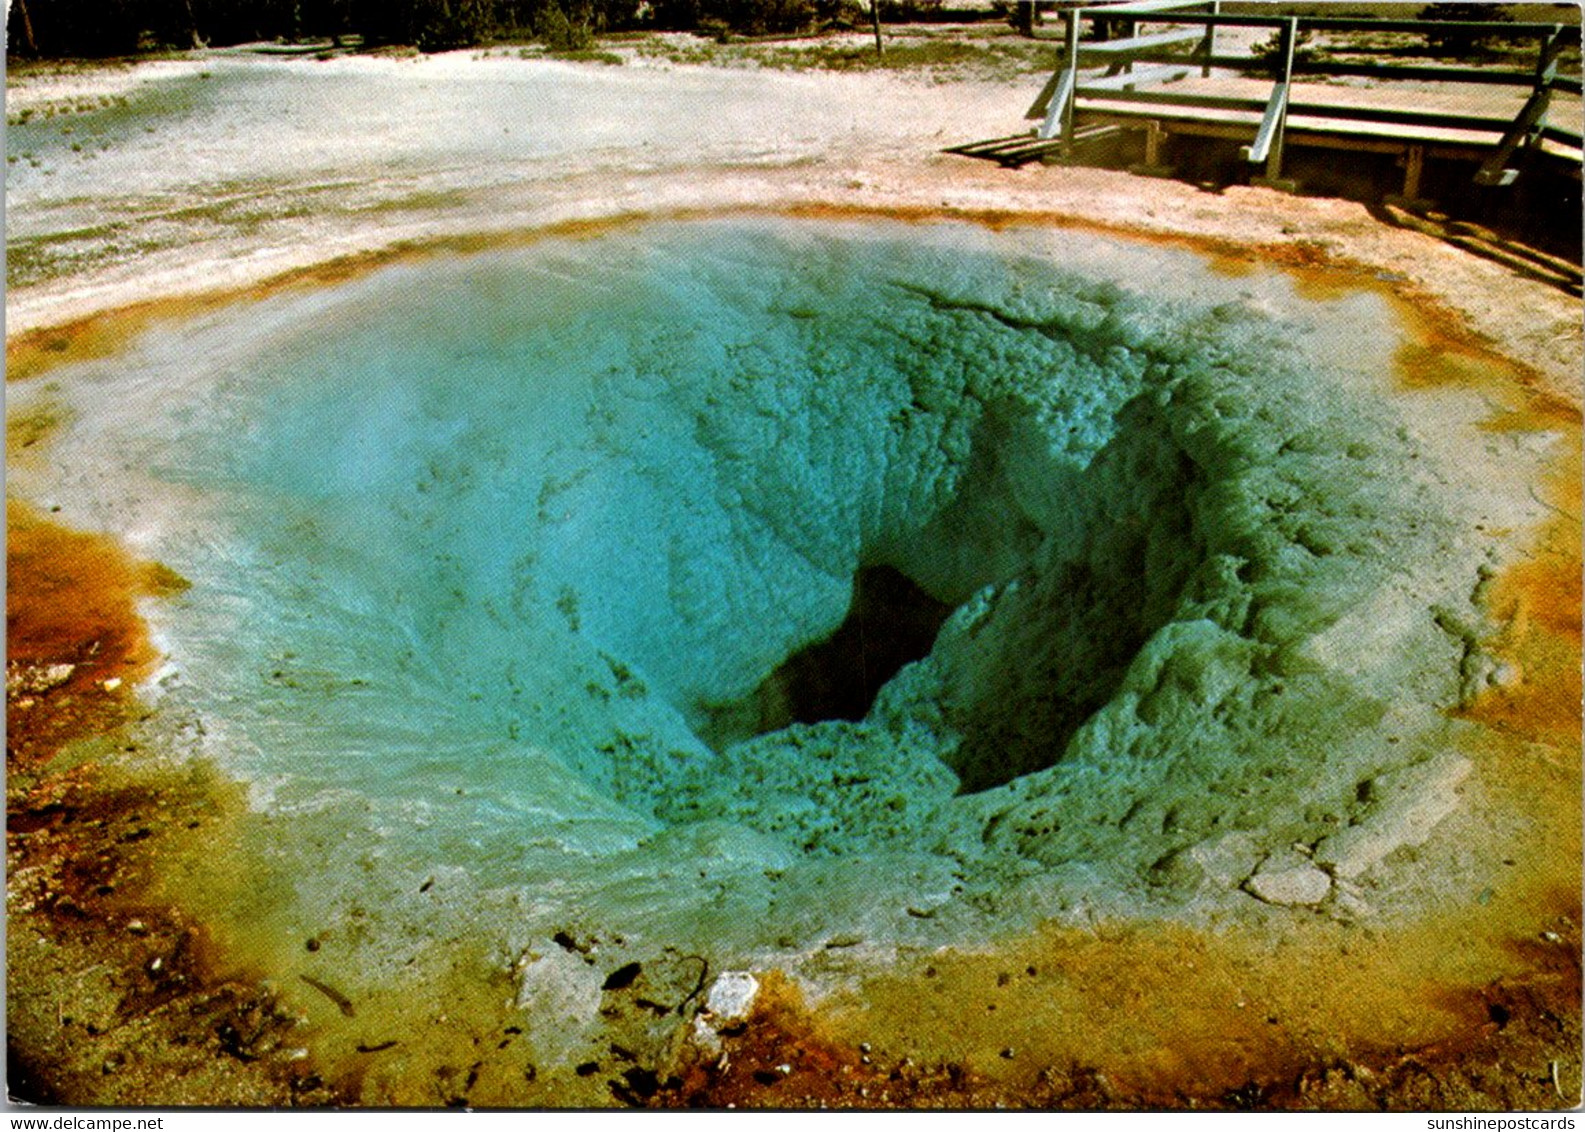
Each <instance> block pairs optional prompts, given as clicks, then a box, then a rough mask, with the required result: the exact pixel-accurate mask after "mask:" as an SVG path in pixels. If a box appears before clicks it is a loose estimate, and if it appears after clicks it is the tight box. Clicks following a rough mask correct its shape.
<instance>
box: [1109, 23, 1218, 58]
mask: <svg viewBox="0 0 1585 1132" xmlns="http://www.w3.org/2000/svg"><path fill="white" fill-rule="evenodd" d="M1204 38H1205V33H1204V32H1203V31H1201V30H1200V29H1199V28H1184V29H1181V30H1179V31H1163V32H1157V33H1156V34H1155V35H1136V36H1134V37H1133V38H1131V39H1113V40H1109V41H1107V42H1106V43H1086V44H1083V45H1082V46H1081V47H1080V48H1079V59H1080V61H1081V62H1084V61H1087V60H1093V59H1100V60H1103V61H1107V60H1112V59H1121V58H1133V57H1134V56H1136V55H1137V54H1138V53H1139V52H1141V51H1156V50H1158V49H1160V48H1162V47H1170V46H1171V45H1173V44H1175V43H1198V42H1199V41H1200V40H1202V39H1204Z"/></svg>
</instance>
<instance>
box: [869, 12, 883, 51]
mask: <svg viewBox="0 0 1585 1132" xmlns="http://www.w3.org/2000/svg"><path fill="white" fill-rule="evenodd" d="M870 20H871V21H872V22H873V23H874V24H875V54H877V55H884V54H885V53H886V45H885V44H884V43H882V42H881V0H870Z"/></svg>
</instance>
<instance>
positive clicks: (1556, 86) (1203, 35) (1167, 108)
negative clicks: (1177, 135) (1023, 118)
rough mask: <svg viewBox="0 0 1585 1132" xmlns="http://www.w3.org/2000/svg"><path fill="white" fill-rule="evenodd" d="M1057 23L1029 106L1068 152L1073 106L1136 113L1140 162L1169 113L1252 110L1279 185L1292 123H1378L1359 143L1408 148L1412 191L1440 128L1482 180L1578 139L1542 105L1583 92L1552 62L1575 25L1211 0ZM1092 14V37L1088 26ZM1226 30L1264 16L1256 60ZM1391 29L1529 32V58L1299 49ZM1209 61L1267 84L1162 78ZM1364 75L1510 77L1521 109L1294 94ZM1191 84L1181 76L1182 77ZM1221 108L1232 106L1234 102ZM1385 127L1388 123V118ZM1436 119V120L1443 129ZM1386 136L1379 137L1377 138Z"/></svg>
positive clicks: (1250, 157)
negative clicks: (1247, 92)
mask: <svg viewBox="0 0 1585 1132" xmlns="http://www.w3.org/2000/svg"><path fill="white" fill-rule="evenodd" d="M1061 18H1062V24H1063V27H1062V31H1061V34H1060V35H1058V36H1055V37H1052V36H1046V37H1044V38H1052V39H1054V40H1055V42H1057V43H1058V44H1059V47H1058V64H1057V67H1056V69H1055V71H1054V72H1053V73H1052V75H1051V78H1050V80H1049V81H1048V82H1047V83H1046V85H1045V88H1044V89H1043V90H1042V91H1041V92H1040V95H1039V97H1038V98H1036V99H1035V102H1034V104H1033V105H1032V106H1031V107H1030V108H1029V112H1028V117H1030V118H1033V119H1037V120H1039V122H1040V127H1039V129H1038V130H1037V131H1036V136H1037V138H1038V139H1040V140H1042V141H1044V142H1046V143H1048V148H1050V149H1052V150H1054V151H1056V152H1058V153H1060V154H1063V155H1065V156H1066V155H1069V154H1071V151H1072V146H1073V142H1074V140H1075V138H1076V137H1077V134H1076V129H1075V118H1076V115H1077V114H1078V113H1079V112H1080V111H1081V110H1083V111H1086V112H1087V117H1088V118H1089V120H1090V121H1091V124H1092V125H1093V123H1094V121H1096V120H1104V121H1112V122H1120V121H1127V120H1130V119H1132V120H1134V121H1136V122H1137V121H1139V120H1144V125H1145V128H1146V131H1147V132H1146V143H1145V144H1146V159H1145V164H1146V165H1154V164H1157V163H1158V161H1159V147H1160V143H1161V140H1162V138H1163V137H1164V136H1165V134H1164V132H1163V130H1162V124H1163V123H1164V122H1172V123H1177V124H1178V125H1179V126H1180V127H1181V126H1183V125H1185V124H1187V123H1191V122H1194V121H1196V120H1198V121H1199V122H1200V123H1201V124H1202V125H1206V126H1211V125H1214V126H1215V128H1216V130H1217V131H1219V132H1221V133H1223V134H1224V136H1226V135H1227V133H1228V131H1234V136H1236V131H1237V130H1239V129H1248V128H1249V127H1248V126H1239V125H1238V124H1237V122H1238V121H1239V120H1247V119H1248V116H1249V115H1254V114H1258V115H1259V118H1258V122H1252V123H1251V124H1253V125H1254V129H1253V131H1252V133H1250V134H1248V135H1246V136H1248V137H1249V142H1248V144H1247V145H1246V146H1245V147H1244V149H1243V156H1244V159H1245V160H1246V161H1247V162H1249V163H1250V164H1251V165H1256V166H1263V173H1264V176H1263V177H1259V178H1257V180H1259V181H1262V182H1264V183H1267V184H1271V185H1284V184H1286V182H1284V181H1283V180H1282V163H1283V153H1284V143H1285V141H1286V138H1287V133H1288V128H1289V124H1290V122H1292V121H1293V120H1295V119H1304V120H1305V121H1306V122H1307V123H1308V129H1309V130H1310V131H1311V132H1312V133H1314V134H1321V133H1328V134H1331V135H1334V137H1335V136H1336V135H1339V134H1347V133H1349V132H1350V130H1351V129H1352V130H1353V131H1354V132H1355V133H1358V134H1361V135H1363V134H1367V133H1369V134H1374V136H1375V137H1376V138H1377V142H1376V145H1375V146H1373V145H1371V144H1370V143H1369V141H1367V140H1365V139H1364V138H1361V141H1360V145H1361V147H1362V148H1377V147H1380V146H1382V145H1388V146H1391V147H1394V148H1398V149H1401V150H1402V151H1403V152H1404V154H1405V165H1406V170H1407V172H1406V176H1405V192H1404V195H1405V196H1408V197H1414V196H1417V195H1418V187H1419V186H1418V181H1419V176H1420V169H1421V167H1422V166H1423V162H1424V158H1425V144H1426V143H1427V142H1435V141H1437V140H1438V139H1439V138H1442V139H1445V137H1446V133H1445V132H1446V131H1462V132H1464V133H1467V134H1473V135H1477V136H1478V139H1479V140H1478V142H1477V143H1476V144H1478V145H1479V146H1481V147H1482V149H1483V150H1484V160H1483V161H1482V162H1481V165H1480V169H1479V172H1478V173H1477V174H1476V177H1475V179H1476V181H1477V182H1478V183H1479V184H1483V185H1506V184H1509V183H1511V182H1512V181H1513V180H1514V179H1515V178H1516V177H1517V176H1518V170H1517V169H1516V168H1514V167H1513V160H1512V159H1513V157H1514V155H1515V154H1516V153H1517V152H1519V151H1520V150H1521V149H1522V148H1525V147H1531V146H1537V145H1540V144H1541V143H1543V142H1545V141H1551V142H1555V143H1558V144H1560V145H1561V146H1564V147H1567V148H1568V149H1569V150H1571V151H1578V150H1580V149H1581V148H1582V142H1581V137H1580V133H1579V131H1578V129H1577V128H1569V127H1566V126H1563V125H1560V124H1556V123H1552V122H1549V121H1548V120H1547V111H1548V109H1549V107H1550V106H1551V103H1552V99H1553V95H1554V93H1555V92H1557V91H1567V92H1572V93H1573V94H1579V93H1580V79H1579V77H1578V76H1566V75H1561V74H1559V71H1558V62H1559V59H1560V58H1561V56H1562V54H1563V52H1564V50H1565V49H1567V48H1568V47H1570V46H1574V47H1577V46H1578V45H1579V43H1580V29H1579V27H1578V26H1568V25H1562V24H1540V23H1504V22H1497V21H1479V22H1473V21H1457V22H1454V21H1429V20H1391V19H1361V18H1339V17H1330V16H1327V17H1321V16H1287V15H1269V16H1268V15H1230V14H1224V13H1223V12H1221V11H1220V10H1219V4H1218V2H1217V0H1135V2H1132V3H1122V4H1111V5H1105V6H1097V7H1092V8H1072V9H1069V10H1067V11H1065V12H1063V13H1061ZM1086 24H1089V25H1090V26H1091V27H1092V29H1093V33H1092V37H1091V38H1088V39H1086V38H1085V37H1084V34H1083V32H1084V29H1085V26H1086ZM1230 28H1257V29H1261V28H1269V29H1271V31H1272V33H1273V36H1272V44H1271V46H1270V47H1269V48H1267V50H1266V52H1265V54H1264V55H1263V56H1262V57H1260V58H1256V57H1254V56H1251V55H1248V54H1242V55H1229V54H1221V53H1219V52H1218V34H1217V33H1218V32H1219V31H1221V30H1222V29H1230ZM1317 32H1320V33H1333V34H1336V33H1358V32H1376V33H1381V32H1397V33H1410V34H1415V35H1420V36H1425V35H1428V34H1430V35H1437V36H1467V37H1470V38H1472V39H1475V38H1479V39H1487V40H1490V39H1502V40H1506V41H1509V42H1514V41H1517V42H1520V43H1523V42H1525V41H1529V42H1531V43H1533V44H1534V49H1535V63H1534V66H1533V67H1530V68H1526V69H1519V68H1515V67H1513V66H1511V65H1507V66H1450V65H1430V64H1419V63H1390V64H1388V63H1372V62H1344V61H1341V60H1333V59H1327V58H1324V57H1319V56H1315V55H1312V54H1311V53H1309V52H1301V51H1300V50H1299V46H1300V44H1301V43H1302V42H1304V40H1305V38H1306V36H1307V35H1308V34H1310V33H1317ZM1213 68H1226V69H1231V70H1234V71H1236V72H1238V73H1240V74H1244V75H1248V74H1249V73H1250V72H1251V71H1256V70H1259V71H1264V72H1266V73H1267V74H1269V75H1270V76H1271V88H1270V90H1269V92H1268V93H1267V94H1266V96H1265V97H1263V98H1254V97H1237V96H1233V95H1227V94H1215V93H1195V92H1193V91H1192V89H1170V88H1171V87H1172V86H1175V85H1177V84H1178V82H1179V80H1182V79H1184V78H1186V77H1189V76H1191V75H1193V74H1195V73H1196V72H1198V74H1199V75H1200V77H1202V78H1207V77H1209V76H1210V75H1211V74H1212V71H1213ZM1330 76H1346V77H1365V78H1377V79H1384V80H1419V81H1433V82H1451V83H1469V84H1479V85H1483V86H1506V87H1515V88H1523V89H1528V90H1529V92H1530V93H1529V97H1528V99H1527V100H1526V101H1525V103H1524V105H1523V107H1522V108H1521V109H1520V110H1519V111H1518V113H1517V114H1515V115H1513V116H1511V117H1509V116H1493V115H1490V114H1461V113H1455V112H1447V111H1436V110H1428V109H1409V108H1405V107H1402V106H1393V105H1390V104H1386V103H1373V102H1371V101H1368V100H1367V101H1361V100H1358V99H1355V100H1352V101H1348V100H1341V99H1339V100H1336V101H1324V102H1316V101H1295V100H1294V99H1293V97H1292V93H1293V89H1294V86H1295V83H1296V82H1297V81H1299V80H1300V79H1305V78H1311V77H1330ZM1185 85H1186V86H1187V85H1189V84H1185ZM1229 112H1236V113H1233V114H1229ZM1383 127H1385V129H1383ZM1437 131H1443V133H1442V134H1440V135H1439V134H1438V133H1437ZM1383 138H1385V139H1386V140H1385V141H1383V140H1381V139H1383Z"/></svg>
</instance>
